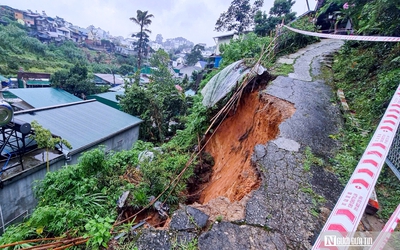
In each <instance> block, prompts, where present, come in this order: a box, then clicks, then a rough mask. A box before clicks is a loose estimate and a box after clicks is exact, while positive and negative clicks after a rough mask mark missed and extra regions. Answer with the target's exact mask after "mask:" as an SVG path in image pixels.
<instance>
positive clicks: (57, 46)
mask: <svg viewBox="0 0 400 250" xmlns="http://www.w3.org/2000/svg"><path fill="white" fill-rule="evenodd" d="M8 22H9V24H8V25H5V26H4V25H0V74H2V75H5V76H10V77H11V76H14V77H15V76H16V74H17V72H18V70H19V69H23V70H24V71H26V72H46V73H54V72H56V71H60V70H65V69H69V68H72V67H73V66H74V65H75V64H81V65H84V66H86V67H87V68H88V71H89V72H91V73H108V74H109V73H115V74H118V73H119V74H122V75H126V74H128V73H132V72H134V71H135V67H134V66H133V65H135V64H136V58H135V57H133V56H121V55H114V54H107V53H105V52H101V51H93V50H89V49H88V48H87V47H86V46H85V45H79V46H78V45H77V44H75V43H73V42H72V41H65V42H62V43H54V42H51V43H50V44H44V43H41V42H40V41H39V40H38V39H36V38H34V37H31V36H29V32H30V31H29V29H28V28H26V27H25V26H22V25H20V24H19V23H17V22H15V21H11V20H8Z"/></svg>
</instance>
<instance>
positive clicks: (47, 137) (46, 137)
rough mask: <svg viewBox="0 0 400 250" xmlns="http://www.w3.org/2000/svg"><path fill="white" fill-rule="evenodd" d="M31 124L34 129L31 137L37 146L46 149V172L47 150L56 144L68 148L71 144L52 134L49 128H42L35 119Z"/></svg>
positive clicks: (53, 147)
mask: <svg viewBox="0 0 400 250" xmlns="http://www.w3.org/2000/svg"><path fill="white" fill-rule="evenodd" d="M31 125H32V128H33V131H34V134H33V135H32V136H31V138H32V139H34V140H35V141H36V143H37V145H38V147H39V148H45V149H46V162H47V172H49V168H50V166H49V150H51V149H55V147H56V145H64V146H66V147H67V148H68V149H71V148H72V146H71V144H70V143H69V142H68V141H67V140H65V139H62V138H61V137H55V136H53V135H52V134H51V132H50V130H48V129H45V128H43V127H42V126H41V125H40V124H39V123H38V122H37V121H33V122H32V123H31Z"/></svg>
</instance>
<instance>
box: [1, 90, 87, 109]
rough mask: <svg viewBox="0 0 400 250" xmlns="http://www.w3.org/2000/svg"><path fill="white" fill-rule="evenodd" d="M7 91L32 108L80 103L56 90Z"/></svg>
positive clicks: (76, 99) (62, 91)
mask: <svg viewBox="0 0 400 250" xmlns="http://www.w3.org/2000/svg"><path fill="white" fill-rule="evenodd" d="M8 91H9V92H10V93H12V94H14V95H16V96H18V97H19V98H20V99H22V100H23V101H25V102H26V103H28V104H29V105H31V106H32V107H34V108H42V107H48V106H55V105H60V104H65V103H71V102H77V101H82V99H80V98H78V97H76V96H74V95H72V94H70V93H68V92H67V91H64V90H62V89H56V88H27V89H8Z"/></svg>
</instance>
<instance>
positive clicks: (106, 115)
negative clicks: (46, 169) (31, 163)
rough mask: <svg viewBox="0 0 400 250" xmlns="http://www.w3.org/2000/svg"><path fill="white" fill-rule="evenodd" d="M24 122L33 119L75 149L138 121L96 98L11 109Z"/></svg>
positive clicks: (86, 145)
mask: <svg viewBox="0 0 400 250" xmlns="http://www.w3.org/2000/svg"><path fill="white" fill-rule="evenodd" d="M14 117H16V118H18V119H20V120H23V121H25V122H29V123H30V122H32V121H34V120H36V121H37V122H38V123H39V124H40V125H42V126H43V127H44V128H46V129H48V130H50V132H51V133H52V134H54V135H58V136H61V137H62V138H63V139H66V140H67V141H68V142H69V143H70V144H71V145H72V147H73V148H72V150H71V151H75V150H78V149H80V148H86V147H89V146H90V145H94V144H96V142H97V143H99V142H101V141H103V140H105V139H107V137H109V136H111V135H112V134H115V133H118V132H122V131H124V130H127V129H129V128H131V127H133V126H137V125H139V124H140V123H141V122H142V120H140V119H139V118H137V117H134V116H132V115H129V114H127V113H124V112H122V111H119V110H117V109H114V108H112V107H109V106H107V105H105V104H102V103H100V102H97V101H91V100H90V101H83V102H76V103H71V104H65V105H60V106H58V107H51V108H41V109H31V110H24V111H19V112H15V114H14Z"/></svg>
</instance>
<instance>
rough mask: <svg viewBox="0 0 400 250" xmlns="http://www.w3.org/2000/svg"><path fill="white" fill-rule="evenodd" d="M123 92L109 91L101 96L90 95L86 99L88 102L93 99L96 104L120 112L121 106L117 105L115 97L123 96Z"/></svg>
mask: <svg viewBox="0 0 400 250" xmlns="http://www.w3.org/2000/svg"><path fill="white" fill-rule="evenodd" d="M123 94H124V92H123V91H116V92H115V91H110V92H106V93H101V94H95V95H90V96H88V97H87V99H88V100H91V99H95V100H97V101H98V102H101V103H103V104H105V105H108V106H110V107H112V108H115V109H118V110H121V106H120V105H119V101H118V100H117V96H119V95H123Z"/></svg>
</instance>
